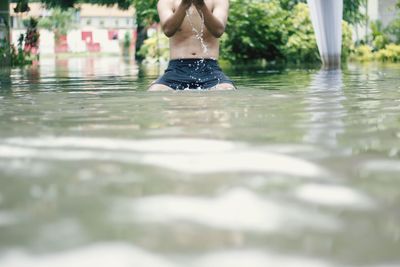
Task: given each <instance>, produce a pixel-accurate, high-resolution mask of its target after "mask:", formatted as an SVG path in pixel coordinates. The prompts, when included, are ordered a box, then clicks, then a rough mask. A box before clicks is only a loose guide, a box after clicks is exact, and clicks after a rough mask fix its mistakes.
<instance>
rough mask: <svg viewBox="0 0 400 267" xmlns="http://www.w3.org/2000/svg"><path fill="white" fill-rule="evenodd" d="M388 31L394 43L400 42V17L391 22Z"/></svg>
mask: <svg viewBox="0 0 400 267" xmlns="http://www.w3.org/2000/svg"><path fill="white" fill-rule="evenodd" d="M387 32H388V34H389V35H390V37H391V39H392V41H393V42H394V43H396V44H400V17H399V18H397V19H395V20H393V21H392V22H391V23H390V24H389V26H388V27H387Z"/></svg>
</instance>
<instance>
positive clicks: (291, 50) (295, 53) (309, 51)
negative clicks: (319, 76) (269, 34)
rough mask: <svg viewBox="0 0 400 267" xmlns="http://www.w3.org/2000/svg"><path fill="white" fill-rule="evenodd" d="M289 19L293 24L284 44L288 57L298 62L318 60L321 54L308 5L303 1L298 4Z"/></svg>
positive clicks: (289, 59)
mask: <svg viewBox="0 0 400 267" xmlns="http://www.w3.org/2000/svg"><path fill="white" fill-rule="evenodd" d="M288 21H289V22H290V24H291V34H290V37H289V39H288V41H287V43H286V44H285V45H284V46H283V51H284V54H285V57H286V59H287V60H288V61H295V62H297V63H299V62H304V61H311V62H313V61H318V60H319V59H320V56H319V52H318V47H317V42H316V39H315V35H314V28H313V26H312V23H311V18H310V12H309V10H308V6H307V5H306V4H303V3H300V4H298V5H296V6H295V7H294V10H293V17H291V18H289V19H288Z"/></svg>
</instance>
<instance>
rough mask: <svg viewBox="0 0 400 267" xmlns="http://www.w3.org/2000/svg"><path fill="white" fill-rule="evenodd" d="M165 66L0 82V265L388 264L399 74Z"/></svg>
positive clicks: (105, 67) (395, 231)
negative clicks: (198, 86) (192, 79)
mask: <svg viewBox="0 0 400 267" xmlns="http://www.w3.org/2000/svg"><path fill="white" fill-rule="evenodd" d="M162 69H163V66H159V67H146V66H140V67H138V66H137V65H135V64H133V63H132V62H126V61H124V60H122V59H119V58H101V57H100V58H83V59H77V58H73V59H65V60H54V59H43V60H42V62H41V64H40V65H39V66H34V67H30V68H25V69H13V70H11V73H10V74H11V76H10V77H11V78H10V79H7V78H6V77H7V73H6V74H4V73H3V78H2V83H1V85H0V86H1V90H0V266H1V267H21V266H24V267H25V266H26V267H28V266H29V267H36V266H37V267H64V266H65V267H67V266H68V267H70V266H74V267H80V266H82V267H88V266H89V267H92V266H93V267H106V266H107V267H108V266H113V267H128V266H134V267H170V266H175V267H191V266H193V267H249V266H252V267H259V266H263V267H265V266H281V267H286V266H312V267H314V266H315V267H320V266H324V267H325V266H374V267H378V266H379V267H383V266H385V267H389V266H390V267H392V266H400V65H376V64H370V65H356V64H349V65H348V66H347V67H345V68H344V69H342V70H340V71H324V70H320V69H319V68H293V67H292V68H289V67H279V68H278V67H256V66H225V67H224V69H225V70H226V72H227V74H228V75H229V76H230V77H231V78H232V79H233V80H234V81H235V82H236V85H237V86H238V88H239V90H237V91H225V92H223V91H220V92H212V91H208V92H207V91H205V92H204V91H191V92H189V91H185V92H151V93H150V92H146V87H147V86H148V84H149V83H150V82H151V81H152V80H154V79H155V78H156V77H157V76H158V74H159V73H161V72H162ZM4 75H5V76H4Z"/></svg>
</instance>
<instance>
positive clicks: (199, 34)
mask: <svg viewBox="0 0 400 267" xmlns="http://www.w3.org/2000/svg"><path fill="white" fill-rule="evenodd" d="M197 12H198V13H199V15H200V19H201V26H200V30H198V29H196V27H195V26H194V23H193V21H192V19H191V13H190V12H189V11H188V10H186V17H187V18H188V21H189V24H190V26H191V27H192V31H193V33H194V34H195V36H196V39H197V40H199V41H200V45H201V47H202V48H203V53H204V54H206V55H207V54H208V46H207V44H206V42H205V41H204V27H205V21H204V14H203V12H201V10H197Z"/></svg>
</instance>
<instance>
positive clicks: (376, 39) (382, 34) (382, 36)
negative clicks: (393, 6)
mask: <svg viewBox="0 0 400 267" xmlns="http://www.w3.org/2000/svg"><path fill="white" fill-rule="evenodd" d="M370 28H371V32H372V45H373V47H374V49H375V50H379V49H383V48H384V47H385V46H386V45H387V44H389V42H390V40H389V36H388V35H387V30H386V29H385V28H384V27H383V24H382V22H381V21H379V20H377V21H374V22H371V25H370Z"/></svg>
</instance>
